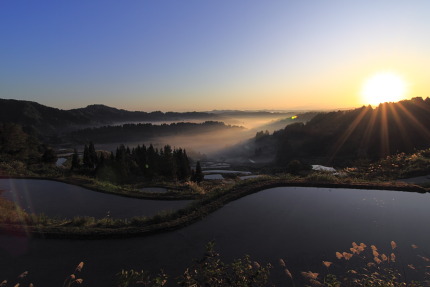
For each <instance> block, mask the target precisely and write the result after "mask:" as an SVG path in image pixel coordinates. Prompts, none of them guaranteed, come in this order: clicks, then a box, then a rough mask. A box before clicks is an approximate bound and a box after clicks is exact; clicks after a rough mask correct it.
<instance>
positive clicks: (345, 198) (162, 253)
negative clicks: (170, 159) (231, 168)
mask: <svg viewBox="0 0 430 287" xmlns="http://www.w3.org/2000/svg"><path fill="white" fill-rule="evenodd" d="M429 206H430V196H429V194H417V193H406V192H398V191H380V190H372V191H370V190H351V189H326V188H325V189H324V188H304V187H283V188H272V189H268V190H265V191H262V192H259V193H256V194H252V195H249V196H246V197H244V198H241V199H239V200H237V201H234V202H231V203H229V204H227V205H226V206H224V207H223V208H221V209H219V210H218V211H216V212H214V213H213V214H211V215H209V216H208V217H206V218H204V219H203V220H201V221H199V222H197V223H195V224H192V225H190V226H188V227H185V228H183V229H180V230H177V231H173V232H168V233H162V234H156V235H152V236H148V237H143V238H133V239H122V240H118V239H116V240H77V241H71V240H43V239H31V238H22V237H21V238H16V237H13V235H10V234H9V235H3V236H0V258H2V259H3V260H2V261H1V262H0V278H12V276H16V275H17V274H18V273H20V272H22V271H23V270H29V271H31V272H33V273H32V274H30V276H33V277H32V278H34V283H38V284H37V285H45V286H54V285H60V284H61V282H62V280H63V279H64V277H65V276H67V274H68V273H69V272H72V271H73V269H74V267H75V264H77V263H79V262H80V261H85V262H86V265H85V268H84V269H85V270H84V273H83V277H84V279H86V283H87V285H86V286H115V284H114V283H113V278H114V274H115V273H117V272H118V271H120V270H121V268H134V269H139V270H140V269H149V270H153V271H158V270H159V269H160V268H163V269H164V270H165V271H166V272H167V273H168V274H169V275H171V277H170V278H171V280H170V281H172V282H175V281H176V280H175V279H174V277H175V276H177V275H179V274H180V273H181V272H183V271H184V269H185V268H186V266H189V265H191V264H192V260H193V258H199V257H201V256H202V255H203V254H204V246H205V244H206V243H207V242H209V241H211V240H215V242H216V247H217V250H218V251H219V252H220V253H221V254H222V256H223V257H222V258H223V259H224V260H226V261H230V260H232V259H233V258H239V257H242V256H243V255H244V254H249V255H251V257H252V258H253V260H257V261H259V262H262V263H264V262H271V263H273V264H274V265H277V262H278V259H279V258H283V259H284V260H285V261H286V263H287V266H288V268H289V269H290V270H291V271H292V272H293V274H294V275H295V276H296V277H297V278H300V275H299V272H300V271H308V270H312V271H314V272H321V271H324V269H323V266H322V264H321V262H322V260H328V261H333V262H335V265H336V264H340V263H339V261H337V259H336V258H335V252H336V251H348V250H349V248H350V247H351V243H352V242H353V241H355V242H357V243H360V242H364V243H366V244H367V245H368V246H370V244H375V245H376V246H377V247H378V248H379V250H380V251H381V252H384V253H389V252H391V247H390V241H391V240H394V241H396V242H397V245H398V248H397V249H396V253H397V254H398V255H399V258H401V262H402V264H404V266H406V264H414V265H415V266H424V265H428V264H426V263H427V262H423V260H421V259H420V258H419V257H418V256H417V254H422V255H424V256H427V257H429V254H430V244H429V242H430V230H429V224H428V222H429V218H430V208H429ZM411 244H416V245H418V246H419V247H420V248H419V249H416V250H413V249H412V248H411V247H410V245H411ZM405 272H406V273H407V276H408V279H414V276H417V274H418V272H415V271H413V270H410V269H408V268H407V267H406V268H405ZM271 273H272V275H273V277H272V278H273V283H275V284H277V286H287V281H288V280H287V278H286V277H285V275H284V274H283V273H282V270H281V269H274V270H272V272H271ZM14 278H15V277H14ZM417 279H420V278H417ZM421 279H422V278H421ZM296 286H302V285H300V284H297V285H296Z"/></svg>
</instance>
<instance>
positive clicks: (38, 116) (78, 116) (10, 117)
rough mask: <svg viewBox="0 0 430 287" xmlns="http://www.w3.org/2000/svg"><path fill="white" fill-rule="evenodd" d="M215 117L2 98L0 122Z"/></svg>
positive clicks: (99, 122) (90, 122)
mask: <svg viewBox="0 0 430 287" xmlns="http://www.w3.org/2000/svg"><path fill="white" fill-rule="evenodd" d="M214 117H216V115H214V114H210V113H205V112H185V113H177V112H167V113H163V112H160V111H156V112H150V113H147V112H138V111H136V112H131V111H126V110H121V109H116V108H112V107H108V106H105V105H89V106H87V107H85V108H79V109H72V110H61V109H57V108H52V107H48V106H44V105H41V104H39V103H36V102H31V101H21V100H12V99H0V121H2V122H13V123H17V124H21V125H23V126H27V125H34V126H44V125H46V126H54V127H63V128H64V127H77V126H85V125H86V126H89V125H107V124H113V123H117V122H141V121H148V122H154V121H177V120H183V119H200V120H205V119H213V118H214Z"/></svg>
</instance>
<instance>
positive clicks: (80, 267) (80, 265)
mask: <svg viewBox="0 0 430 287" xmlns="http://www.w3.org/2000/svg"><path fill="white" fill-rule="evenodd" d="M83 267H84V262H81V263H79V264H78V266H76V269H75V272H76V271H77V272H81V271H82V268H83Z"/></svg>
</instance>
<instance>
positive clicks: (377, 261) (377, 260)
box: [373, 257, 382, 264]
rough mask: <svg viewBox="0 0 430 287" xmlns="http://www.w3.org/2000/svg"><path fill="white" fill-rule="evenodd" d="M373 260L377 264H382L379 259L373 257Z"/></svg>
mask: <svg viewBox="0 0 430 287" xmlns="http://www.w3.org/2000/svg"><path fill="white" fill-rule="evenodd" d="M373 260H374V261H375V262H376V263H378V264H381V262H382V261H381V259H379V258H378V257H374V258H373Z"/></svg>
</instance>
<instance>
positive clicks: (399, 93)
mask: <svg viewBox="0 0 430 287" xmlns="http://www.w3.org/2000/svg"><path fill="white" fill-rule="evenodd" d="M407 92H408V84H407V82H406V81H405V79H404V78H403V77H402V76H400V75H398V74H396V73H394V72H379V73H377V74H374V75H372V76H370V77H369V78H368V79H366V81H365V82H364V84H363V86H362V90H361V96H362V98H363V102H364V103H365V104H370V105H372V106H376V105H379V104H380V103H384V102H397V101H400V100H403V99H405V97H406V95H407Z"/></svg>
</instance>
